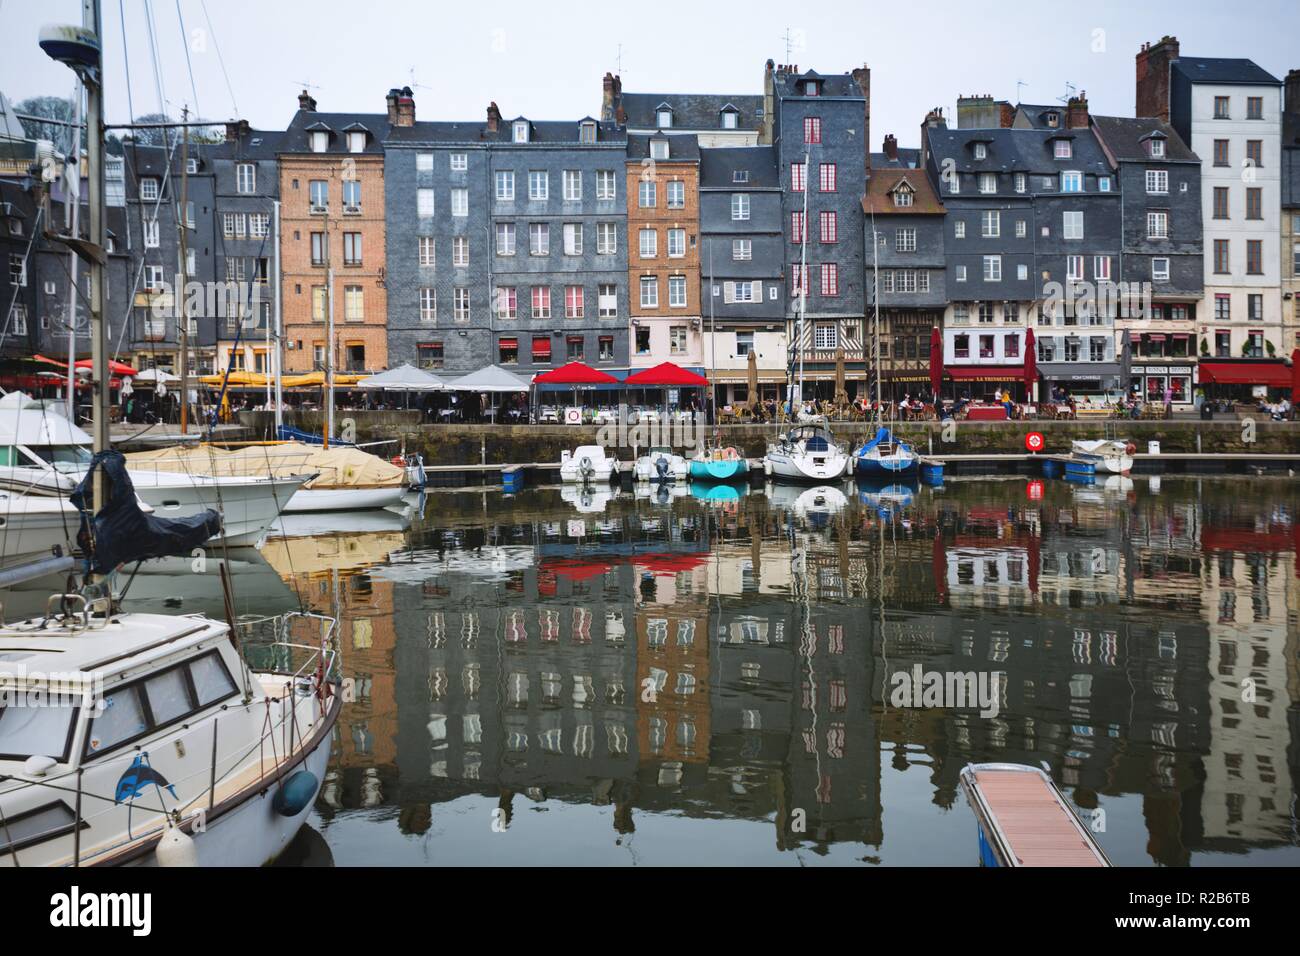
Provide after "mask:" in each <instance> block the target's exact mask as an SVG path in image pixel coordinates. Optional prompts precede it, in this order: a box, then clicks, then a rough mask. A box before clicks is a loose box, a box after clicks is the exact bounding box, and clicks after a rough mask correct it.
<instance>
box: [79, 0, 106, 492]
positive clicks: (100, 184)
mask: <svg viewBox="0 0 1300 956" xmlns="http://www.w3.org/2000/svg"><path fill="white" fill-rule="evenodd" d="M81 17H82V20H81V22H82V26H84V27H85V28H86V29H87V30H89V31H91V32H92V33H94V35H95V39H96V42H97V43H99V44H100V52H99V57H98V59H97V62H96V63H95V65H94V67H92V68H90V69H87V70H86V71H85V73H84V74H83V75H82V78H81V79H82V84H83V85H84V86H85V88H86V178H87V180H88V181H89V182H88V189H87V194H86V198H87V205H88V209H89V213H90V243H91V245H92V246H93V247H94V255H93V256H92V259H91V263H90V358H91V366H92V369H93V371H92V374H91V388H90V390H91V407H92V413H93V417H92V419H91V435H92V437H93V439H94V446H93V447H94V450H95V453H96V454H98V453H100V452H102V451H108V449H109V448H110V447H111V441H110V439H109V434H108V382H109V379H108V334H107V330H106V329H105V327H104V263H105V261H106V260H105V257H104V247H105V246H106V245H107V239H108V230H107V226H106V223H105V222H104V54H103V45H102V44H103V29H104V25H103V21H102V17H101V15H100V9H99V0H82V5H81ZM77 165H78V174H80V165H81V160H80V158H78V160H77ZM73 241H74V242H75V241H76V237H73ZM93 490H94V495H95V511H96V512H98V511H99V510H100V509H101V508H103V507H104V471H103V469H102V468H96V469H95V477H94V484H93Z"/></svg>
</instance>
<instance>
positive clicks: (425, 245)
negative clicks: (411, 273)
mask: <svg viewBox="0 0 1300 956" xmlns="http://www.w3.org/2000/svg"><path fill="white" fill-rule="evenodd" d="M419 246H420V248H419V252H420V259H419V262H420V265H422V266H431V265H433V264H434V258H433V252H434V246H433V236H421V237H420V243H419Z"/></svg>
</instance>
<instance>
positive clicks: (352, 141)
mask: <svg viewBox="0 0 1300 956" xmlns="http://www.w3.org/2000/svg"><path fill="white" fill-rule="evenodd" d="M365 151H366V134H365V133H348V152H349V153H364V152H365Z"/></svg>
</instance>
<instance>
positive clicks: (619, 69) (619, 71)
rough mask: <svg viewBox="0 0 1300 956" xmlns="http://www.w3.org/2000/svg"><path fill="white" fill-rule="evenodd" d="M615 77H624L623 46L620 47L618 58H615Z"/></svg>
mask: <svg viewBox="0 0 1300 956" xmlns="http://www.w3.org/2000/svg"><path fill="white" fill-rule="evenodd" d="M614 75H615V76H622V75H623V44H621V43H620V44H619V45H618V56H616V57H615V58H614Z"/></svg>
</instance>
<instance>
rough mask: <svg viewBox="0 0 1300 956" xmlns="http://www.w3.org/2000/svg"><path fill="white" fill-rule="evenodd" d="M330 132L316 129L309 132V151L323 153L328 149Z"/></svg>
mask: <svg viewBox="0 0 1300 956" xmlns="http://www.w3.org/2000/svg"><path fill="white" fill-rule="evenodd" d="M329 146H330V134H329V133H326V132H324V131H318V132H315V133H312V134H311V151H312V152H313V153H323V152H325V150H327V149H329Z"/></svg>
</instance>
